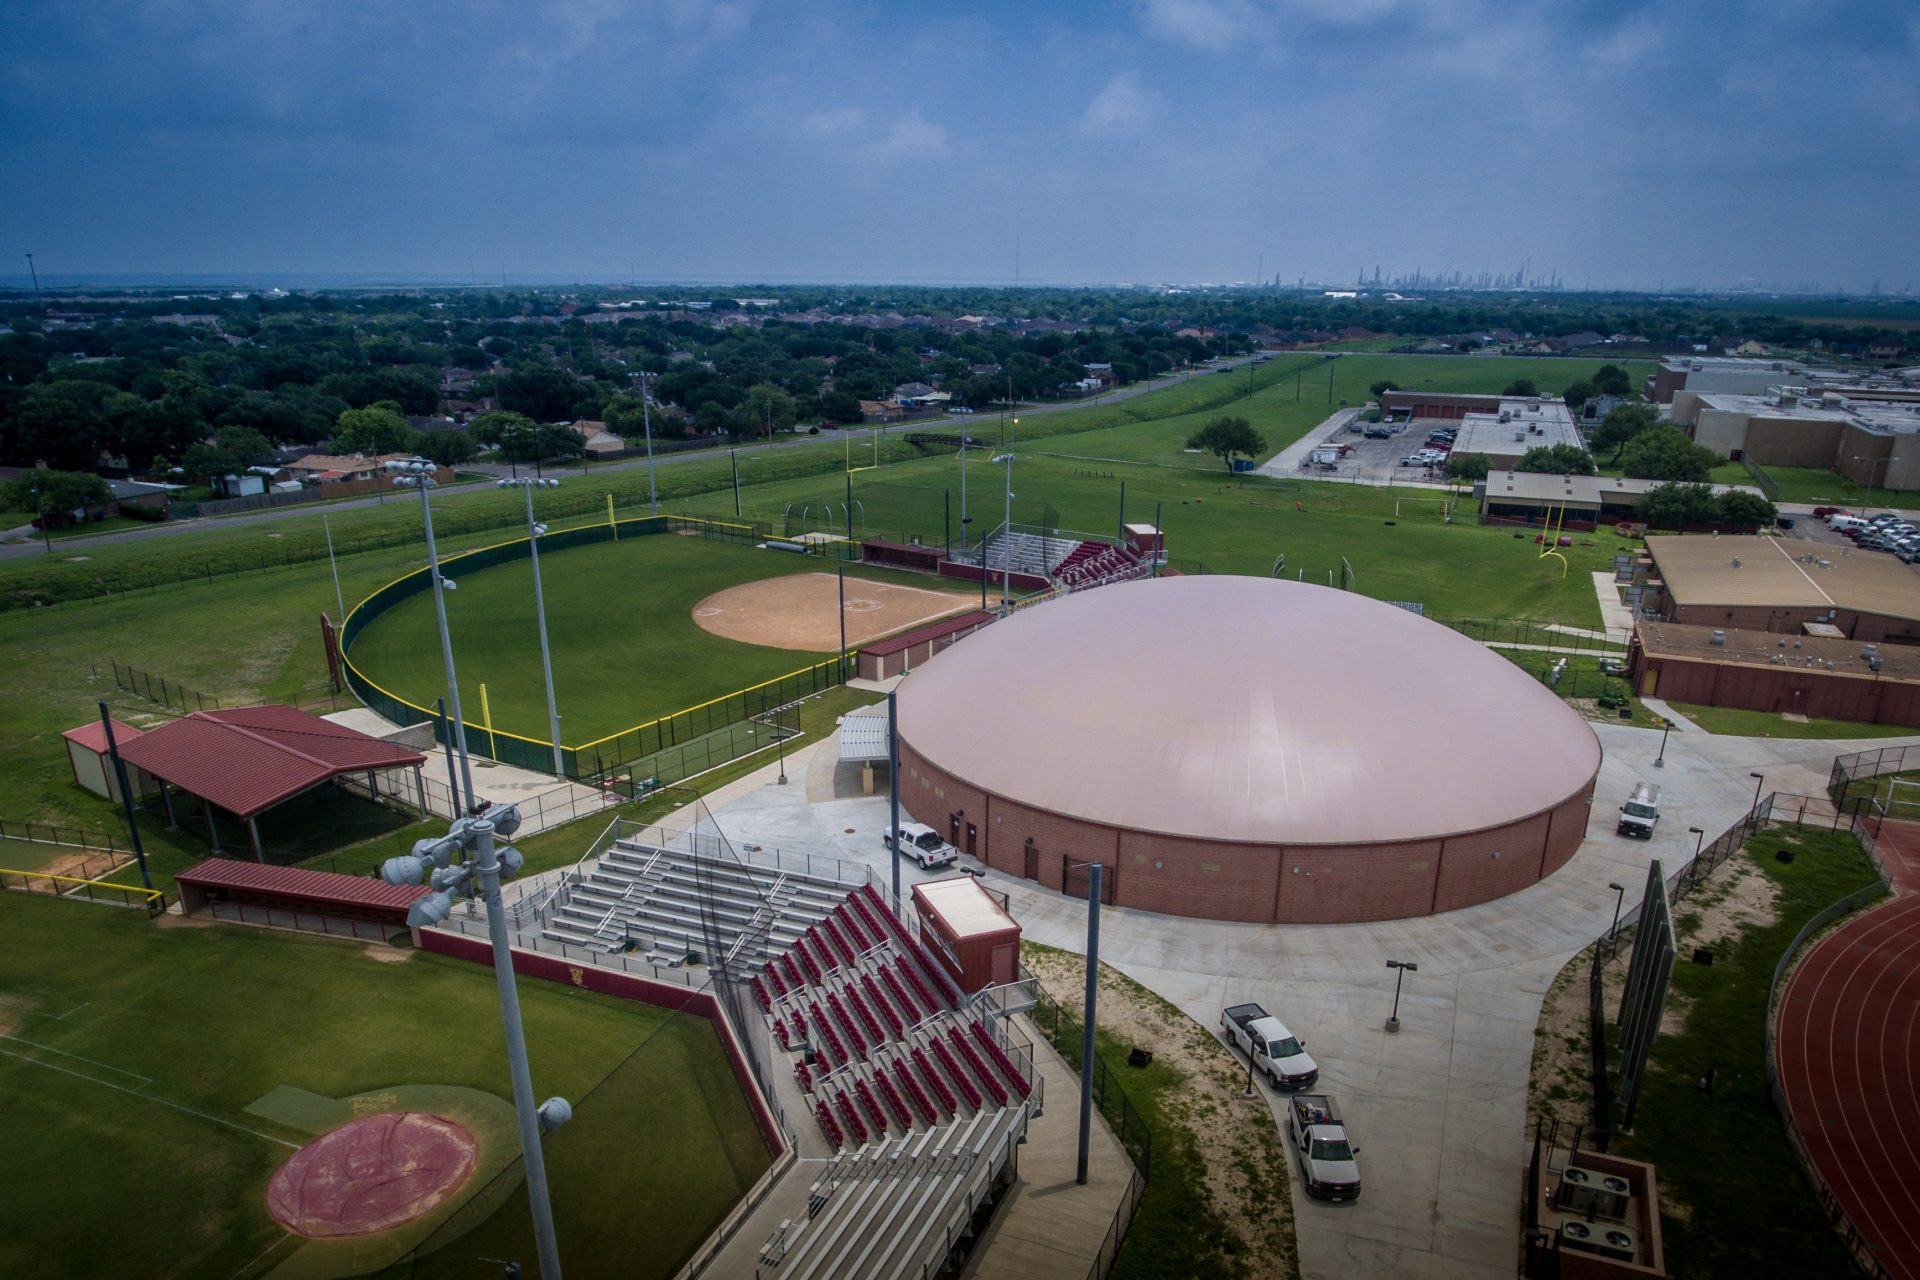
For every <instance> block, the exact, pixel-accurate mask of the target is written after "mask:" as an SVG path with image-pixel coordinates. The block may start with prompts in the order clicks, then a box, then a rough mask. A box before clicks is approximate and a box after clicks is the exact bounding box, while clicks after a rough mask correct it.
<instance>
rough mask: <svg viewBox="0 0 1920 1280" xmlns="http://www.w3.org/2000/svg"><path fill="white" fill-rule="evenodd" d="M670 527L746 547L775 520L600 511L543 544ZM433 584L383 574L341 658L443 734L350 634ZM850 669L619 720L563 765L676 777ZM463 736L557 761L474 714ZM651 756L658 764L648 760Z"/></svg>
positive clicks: (380, 694)
mask: <svg viewBox="0 0 1920 1280" xmlns="http://www.w3.org/2000/svg"><path fill="white" fill-rule="evenodd" d="M667 533H673V534H687V535H693V536H697V537H702V538H709V539H712V540H714V541H718V542H731V543H737V544H740V545H743V546H753V545H755V544H757V543H760V542H764V541H766V540H767V538H769V537H770V536H772V531H771V529H770V528H769V526H767V525H766V524H764V523H761V522H758V521H738V522H734V521H721V520H703V519H697V518H693V517H687V516H674V515H658V516H638V517H634V518H631V519H625V520H614V521H606V520H601V521H597V522H595V523H593V524H586V525H580V526H577V527H574V528H571V529H556V530H554V531H552V532H550V533H548V534H546V535H545V536H544V537H543V538H542V539H541V549H542V550H544V551H547V552H549V553H551V552H554V551H564V550H566V549H568V548H570V547H581V546H589V545H592V544H594V543H600V542H614V541H618V540H619V539H621V538H636V537H651V536H656V535H659V534H667ZM528 550H529V548H528V542H527V539H525V538H514V539H511V540H509V541H506V542H501V543H496V544H494V545H492V546H486V547H479V548H476V549H475V550H472V551H466V552H462V553H460V554H459V555H453V556H447V557H445V558H444V559H442V560H441V562H440V564H441V568H442V570H443V571H444V572H446V573H447V574H448V575H449V576H452V575H454V574H458V573H463V572H471V571H473V570H476V569H487V568H491V567H493V566H495V565H500V564H507V563H510V562H512V561H514V560H519V559H522V558H524V557H526V556H527V555H528ZM431 589H432V583H431V580H430V579H429V578H428V575H427V570H426V569H425V568H424V567H423V568H420V569H415V570H413V571H412V572H410V573H407V574H405V575H403V576H401V577H399V578H396V579H394V580H393V581H392V582H389V583H387V585H385V586H384V587H381V588H380V589H379V590H377V591H375V592H374V593H373V594H372V595H369V596H368V597H367V598H366V599H364V600H362V601H361V602H360V603H359V604H357V605H355V606H354V607H353V608H352V609H351V610H349V611H348V613H347V617H346V621H345V623H344V624H343V625H342V626H341V628H340V653H341V657H342V663H341V666H342V668H343V670H344V672H345V674H346V679H347V684H348V686H349V687H350V688H351V689H352V690H353V692H354V695H355V696H356V697H358V698H359V699H360V701H361V702H362V703H364V704H365V705H366V706H367V707H368V708H370V709H371V710H373V711H375V712H377V713H378V714H379V715H381V716H382V717H384V718H386V719H387V720H390V721H392V722H393V723H395V724H419V723H421V722H422V721H426V722H430V723H432V724H433V726H434V737H435V739H436V740H438V741H442V742H444V741H445V736H446V727H445V725H444V724H443V723H442V722H441V720H440V717H439V715H438V713H437V712H435V711H432V710H429V709H428V708H426V707H422V706H419V705H418V704H416V703H412V702H408V701H407V700H406V699H405V698H402V697H401V696H399V695H398V694H396V693H393V692H392V691H390V690H387V689H384V688H382V687H381V686H380V685H378V684H376V683H375V682H374V681H373V680H371V679H369V678H368V677H367V675H366V674H365V673H364V672H362V671H361V670H360V669H359V668H358V667H357V666H355V665H354V662H353V642H354V640H355V639H356V638H357V637H358V636H359V634H360V633H361V632H362V631H363V630H365V629H366V627H367V625H368V624H369V623H370V622H372V621H373V620H374V619H375V618H378V617H379V616H380V615H381V614H383V613H385V612H386V611H387V610H389V609H391V608H393V607H394V606H395V605H397V604H399V603H401V602H402V601H404V600H407V599H409V598H411V597H413V596H416V595H419V594H420V593H421V592H423V591H429V590H431ZM846 673H847V663H846V662H845V661H844V658H843V657H833V658H829V659H827V660H826V661H825V662H818V663H815V664H813V665H812V666H809V667H802V668H800V669H799V670H797V671H790V672H788V673H787V674H785V675H783V676H776V677H775V678H774V679H772V680H766V681H762V682H761V683H760V684H756V685H751V686H749V687H747V688H745V689H736V690H735V691H734V692H732V693H729V694H724V695H722V696H721V697H718V698H712V699H709V700H708V701H706V702H702V703H700V704H698V705H696V706H692V707H686V708H683V709H682V710H679V711H675V712H673V713H672V714H670V715H665V716H661V717H659V718H657V719H654V720H649V721H647V722H646V723H644V724H638V725H634V726H633V727H631V728H628V729H622V730H621V731H619V732H618V733H612V734H608V735H607V736H606V737H603V738H596V739H595V740H593V741H592V742H587V743H582V744H579V745H576V746H569V745H568V744H566V743H562V744H561V745H560V760H561V768H562V769H563V770H564V772H565V773H566V775H567V776H568V777H570V778H576V779H582V780H587V779H592V780H603V779H606V778H608V777H610V776H612V775H615V774H619V773H625V774H627V775H629V776H630V777H645V776H655V775H657V774H659V773H660V772H662V771H664V772H665V773H669V774H673V775H675V780H677V778H680V777H687V776H690V775H691V774H692V773H697V772H701V771H703V770H705V769H710V768H712V767H713V766H714V765H716V764H721V763H724V762H725V760H726V759H731V758H733V757H732V756H724V757H723V756H720V755H717V754H716V753H717V752H724V751H725V750H727V749H729V748H744V750H753V749H757V747H758V746H760V745H766V744H767V743H769V742H771V741H772V739H771V737H765V736H762V737H761V738H760V739H759V741H758V742H756V741H755V737H756V735H755V734H753V733H751V732H746V731H743V732H741V733H736V734H731V735H719V734H718V731H720V730H722V729H726V728H728V727H729V726H733V725H743V724H746V722H748V721H755V720H757V721H761V722H763V724H764V722H765V721H766V720H767V718H768V717H769V716H770V715H771V713H773V712H774V710H775V709H776V708H778V707H783V706H785V705H787V704H788V703H791V702H796V701H798V700H799V699H801V698H805V697H810V696H811V695H813V694H816V693H821V692H824V691H825V690H827V689H831V688H833V687H834V686H836V685H838V684H841V683H843V682H844V681H845V679H846ZM767 732H768V733H777V732H780V730H778V729H773V728H771V727H769V728H768V730H767ZM716 735H718V736H716ZM466 737H467V744H468V746H469V747H472V746H473V745H474V744H476V743H480V742H488V743H490V744H491V750H490V751H489V755H490V756H491V757H492V758H493V759H495V760H498V761H500V762H501V763H503V764H512V765H518V766H520V767H521V768H524V769H531V770H534V771H535V772H538V773H545V772H548V771H550V770H551V769H552V768H553V744H552V743H551V742H549V741H548V740H546V739H544V738H528V737H524V736H522V735H520V734H516V733H508V732H506V731H504V730H501V729H497V728H496V729H491V730H490V729H488V728H487V727H486V726H485V725H477V724H475V723H473V722H472V721H471V720H469V721H467V722H466ZM744 750H738V751H736V753H735V754H736V755H738V754H744ZM649 765H652V766H654V768H652V769H649Z"/></svg>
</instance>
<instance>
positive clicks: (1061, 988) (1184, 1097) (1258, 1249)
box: [1021, 946, 1300, 1276]
mask: <svg viewBox="0 0 1920 1280" xmlns="http://www.w3.org/2000/svg"><path fill="white" fill-rule="evenodd" d="M1021 958H1022V959H1023V960H1025V961H1026V963H1027V966H1028V967H1029V968H1030V969H1032V970H1033V972H1034V974H1035V976H1037V977H1038V978H1039V979H1040V983H1041V985H1042V986H1043V987H1045V988H1046V989H1047V992H1048V994H1049V995H1051V996H1053V998H1054V999H1055V1000H1058V1001H1060V1002H1061V1003H1062V1004H1063V1006H1065V1007H1069V1008H1071V1007H1075V1006H1077V1005H1078V1004H1079V1002H1080V999H1081V993H1082V991H1083V990H1084V986H1085V983H1086V964H1085V961H1084V959H1083V958H1082V957H1080V956H1077V955H1074V954H1072V953H1070V952H1061V951H1051V950H1043V949H1041V948H1039V947H1032V946H1028V947H1023V948H1022V949H1021ZM1100 1025H1101V1028H1102V1029H1103V1030H1105V1031H1106V1032H1108V1033H1109V1034H1111V1035H1112V1036H1113V1037H1114V1038H1115V1039H1117V1040H1119V1041H1120V1042H1121V1043H1122V1044H1128V1045H1138V1046H1141V1047H1143V1048H1149V1049H1151V1050H1152V1051H1153V1055H1154V1064H1155V1065H1156V1066H1159V1065H1165V1066H1168V1067H1171V1068H1173V1069H1174V1070H1175V1071H1177V1072H1179V1073H1180V1074H1181V1075H1182V1076H1183V1077H1184V1080H1183V1081H1182V1087H1181V1088H1179V1089H1178V1090H1169V1091H1167V1092H1165V1093H1163V1094H1162V1095H1161V1097H1160V1107H1161V1110H1162V1112H1163V1114H1164V1115H1165V1117H1166V1118H1167V1119H1168V1120H1170V1121H1171V1122H1172V1123H1174V1124H1177V1125H1179V1126H1181V1127H1182V1128H1183V1129H1185V1130H1186V1131H1187V1134H1188V1135H1189V1137H1190V1140H1191V1143H1192V1147H1193V1151H1194V1154H1195V1155H1196V1156H1197V1157H1198V1160H1199V1162H1200V1164H1201V1167H1202V1170H1203V1173H1202V1185H1201V1190H1202V1193H1203V1198H1204V1200H1205V1201H1206V1202H1207V1204H1208V1206H1209V1207H1210V1208H1211V1210H1212V1211H1213V1213H1214V1216H1215V1217H1216V1219H1217V1220H1218V1224H1219V1227H1220V1228H1221V1230H1222V1232H1223V1233H1224V1234H1225V1235H1226V1236H1228V1237H1231V1239H1232V1240H1233V1244H1232V1245H1231V1246H1229V1247H1228V1248H1227V1249H1226V1251H1225V1252H1226V1254H1227V1255H1228V1257H1230V1258H1232V1259H1234V1260H1235V1261H1237V1262H1239V1263H1242V1264H1244V1267H1243V1269H1242V1271H1240V1272H1239V1273H1240V1274H1247V1275H1254V1276H1291V1275H1298V1274H1299V1269H1300V1260H1299V1250H1298V1246H1297V1244H1296V1243H1295V1239H1294V1225H1293V1201H1292V1194H1291V1191H1290V1189H1289V1187H1288V1183H1287V1152H1286V1149H1285V1147H1284V1146H1283V1145H1282V1144H1281V1140H1280V1133H1279V1130H1278V1128H1277V1127H1276V1126H1275V1125H1274V1123H1273V1118H1272V1115H1271V1113H1269V1112H1268V1110H1267V1106H1266V1100H1265V1098H1264V1096H1260V1095H1256V1097H1255V1098H1253V1099H1252V1100H1249V1099H1247V1098H1244V1097H1242V1096H1241V1091H1242V1090H1243V1089H1244V1088H1245V1087H1246V1068H1245V1067H1244V1066H1243V1065H1242V1064H1241V1062H1240V1060H1239V1059H1238V1058H1236V1057H1234V1056H1233V1053H1232V1051H1231V1050H1229V1049H1228V1048H1227V1047H1226V1046H1225V1045H1224V1044H1222V1043H1220V1041H1219V1040H1218V1039H1216V1038H1215V1037H1214V1035H1213V1034H1212V1032H1210V1031H1208V1030H1207V1028H1205V1027H1203V1026H1201V1025H1200V1024H1199V1023H1198V1022H1195V1021H1194V1020H1193V1019H1192V1018H1189V1017H1188V1016H1187V1015H1186V1014H1184V1013H1182V1012H1180V1010H1179V1009H1177V1008H1175V1007H1174V1006H1173V1005H1171V1004H1169V1003H1168V1002H1167V1001H1165V1000H1163V999H1161V998H1160V997H1159V996H1157V995H1155V994H1153V993H1152V992H1151V991H1148V990H1147V989H1146V988H1145V987H1143V986H1141V985H1139V984H1138V983H1136V982H1134V981H1132V980H1131V979H1129V978H1127V977H1125V976H1124V975H1122V974H1120V973H1117V972H1115V971H1114V970H1113V969H1111V968H1109V967H1108V966H1106V965H1102V966H1101V967H1100ZM1122 1084H1123V1085H1124V1084H1125V1081H1124V1080H1122ZM1159 1163H1160V1162H1159V1158H1158V1154H1157V1144H1156V1157H1155V1168H1156V1169H1158V1167H1159ZM1200 1261H1201V1260H1199V1259H1196V1260H1195V1263H1196V1267H1197V1266H1198V1264H1199V1262H1200ZM1228 1265H1231V1264H1228Z"/></svg>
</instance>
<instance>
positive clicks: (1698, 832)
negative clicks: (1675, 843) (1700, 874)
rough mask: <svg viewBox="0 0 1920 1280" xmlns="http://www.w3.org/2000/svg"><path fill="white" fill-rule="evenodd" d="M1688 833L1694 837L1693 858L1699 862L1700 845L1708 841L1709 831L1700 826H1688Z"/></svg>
mask: <svg viewBox="0 0 1920 1280" xmlns="http://www.w3.org/2000/svg"><path fill="white" fill-rule="evenodd" d="M1687 834H1688V835H1690V836H1692V837H1693V860H1694V862H1698V861H1700V846H1701V845H1702V844H1704V843H1706V839H1707V833H1706V832H1705V831H1704V830H1702V829H1701V828H1699V827H1688V828H1687ZM1689 865H1691V864H1689Z"/></svg>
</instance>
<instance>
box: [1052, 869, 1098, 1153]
mask: <svg viewBox="0 0 1920 1280" xmlns="http://www.w3.org/2000/svg"><path fill="white" fill-rule="evenodd" d="M1080 867H1086V868H1087V869H1088V874H1087V994H1086V997H1085V1002H1086V1003H1085V1008H1084V1009H1083V1010H1082V1011H1081V1016H1080V1150H1079V1163H1078V1165H1077V1166H1076V1172H1075V1174H1074V1181H1075V1182H1078V1183H1079V1184H1080V1185H1081V1186H1083V1187H1084V1186H1086V1185H1087V1144H1088V1142H1089V1140H1090V1139H1091V1138H1092V1136H1093V1028H1094V1015H1095V1013H1096V1011H1097V1010H1096V1004H1097V996H1098V994H1099V990H1100V872H1101V870H1102V868H1101V865H1100V864H1099V863H1098V862H1075V863H1072V864H1070V865H1069V866H1067V867H1066V868H1065V869H1064V870H1063V871H1062V872H1061V875H1062V878H1063V879H1064V877H1065V874H1066V872H1067V871H1073V870H1077V869H1078V868H1080Z"/></svg>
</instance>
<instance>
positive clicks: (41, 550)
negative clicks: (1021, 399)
mask: <svg viewBox="0 0 1920 1280" xmlns="http://www.w3.org/2000/svg"><path fill="white" fill-rule="evenodd" d="M1255 358H1256V357H1254V356H1236V357H1234V358H1233V359H1231V360H1226V361H1223V362H1221V363H1220V364H1219V365H1217V366H1215V368H1216V369H1218V370H1231V369H1238V368H1242V367H1244V366H1245V365H1246V364H1247V362H1248V361H1250V360H1253V359H1255ZM1205 376H1207V375H1206V374H1204V373H1193V374H1188V375H1185V376H1183V377H1179V378H1161V379H1158V380H1156V381H1152V382H1143V383H1139V384H1136V385H1134V386H1131V387H1122V388H1120V389H1119V390H1117V391H1109V392H1107V393H1106V394H1105V395H1102V396H1097V397H1095V398H1093V399H1091V400H1070V401H1062V402H1060V403H1058V404H1031V405H1021V406H1018V407H1017V408H1015V410H1014V411H1013V412H1014V414H1015V416H1017V417H1021V418H1037V417H1040V416H1042V415H1045V414H1051V413H1064V412H1066V411H1067V410H1070V409H1084V408H1087V407H1089V406H1091V405H1108V404H1117V403H1119V402H1120V401H1122V400H1131V399H1133V398H1134V397H1135V396H1141V395H1145V394H1147V393H1148V392H1150V391H1159V390H1163V389H1165V388H1166V387H1168V386H1171V385H1173V384H1174V383H1177V382H1184V381H1187V380H1188V379H1190V378H1195V377H1205ZM989 421H991V422H995V423H997V422H998V421H999V415H998V414H978V415H973V416H969V415H964V414H960V415H954V416H950V417H942V418H925V419H921V420H919V421H915V422H898V423H892V424H889V425H887V426H884V427H881V428H880V431H881V433H882V434H885V435H894V434H898V433H901V432H907V431H926V430H929V429H936V430H940V429H952V428H955V427H959V426H964V425H965V424H967V423H969V422H979V423H983V424H984V423H986V422H989ZM983 430H984V428H983ZM996 431H997V428H996ZM863 434H864V433H863ZM820 443H821V438H820V437H816V436H791V437H787V438H785V439H780V440H774V441H771V442H765V443H760V444H743V445H740V446H739V447H738V449H737V452H738V453H740V454H741V455H743V456H747V457H752V456H754V455H756V454H770V453H780V452H783V451H785V450H788V449H802V448H806V447H807V446H809V445H819V444H820ZM720 452H721V451H720V450H719V449H689V450H686V451H683V452H680V453H662V454H659V455H657V456H656V457H655V458H654V465H655V467H671V466H677V465H679V464H681V463H685V462H690V461H693V460H695V459H699V458H712V457H715V456H716V455H718V454H719V453H720ZM646 465H647V460H646V459H645V458H644V457H641V458H622V459H620V460H619V461H617V462H606V463H600V464H598V465H596V466H595V467H594V468H593V473H592V474H596V475H597V474H600V473H602V472H607V471H633V470H635V469H638V468H641V467H645V466H646ZM461 470H463V471H477V472H481V473H483V474H486V475H489V476H504V475H506V474H508V472H509V470H510V469H509V468H508V467H507V466H506V465H504V464H501V463H464V464H462V466H461ZM559 474H561V475H563V476H566V475H580V474H581V473H580V472H577V471H574V470H572V469H571V468H569V469H567V470H565V471H562V472H560V473H559ZM488 483H489V482H487V481H478V480H477V481H472V482H470V483H465V484H453V485H448V486H447V487H446V488H445V490H443V492H446V493H465V492H474V491H477V490H481V489H485V488H486V487H487V485H488ZM398 496H400V495H399V494H398V493H397V492H396V494H395V495H393V496H390V497H370V498H346V499H342V500H341V501H339V502H328V503H320V504H311V505H296V506H291V507H277V508H274V509H272V510H268V511H250V512H247V513H246V514H244V515H233V516H215V517H210V518H206V519H197V520H176V521H170V522H168V523H166V524H153V525H142V526H141V527H139V528H136V529H118V530H115V531H114V532H112V533H101V534H94V535H92V536H89V537H72V538H59V539H56V540H55V541H54V546H53V554H54V555H73V554H76V553H84V552H86V551H87V550H88V549H89V548H92V547H99V546H106V545H109V544H112V543H119V542H138V541H144V540H146V539H148V538H164V537H167V536H169V535H171V534H176V533H179V532H181V531H182V530H189V529H200V530H205V529H231V528H234V527H236V526H239V525H249V524H261V523H265V522H268V521H275V520H292V519H298V518H300V517H303V516H312V515H318V514H321V513H323V512H324V513H327V514H332V513H333V512H336V511H355V510H360V509H363V508H366V507H371V506H375V505H377V504H379V503H381V502H389V501H393V500H394V498H395V497H398ZM46 554H47V551H46V549H45V547H43V546H42V545H41V544H40V543H37V542H29V541H21V542H7V543H0V560H14V559H19V558H21V557H23V556H34V555H46Z"/></svg>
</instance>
